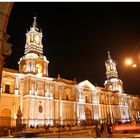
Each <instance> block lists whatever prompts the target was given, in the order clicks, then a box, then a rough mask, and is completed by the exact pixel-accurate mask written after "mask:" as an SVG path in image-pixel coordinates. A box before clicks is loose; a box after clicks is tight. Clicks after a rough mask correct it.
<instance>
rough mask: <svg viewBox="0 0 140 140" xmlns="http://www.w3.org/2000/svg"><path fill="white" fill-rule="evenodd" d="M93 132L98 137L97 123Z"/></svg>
mask: <svg viewBox="0 0 140 140" xmlns="http://www.w3.org/2000/svg"><path fill="white" fill-rule="evenodd" d="M95 133H96V138H98V137H99V129H98V124H96V126H95Z"/></svg>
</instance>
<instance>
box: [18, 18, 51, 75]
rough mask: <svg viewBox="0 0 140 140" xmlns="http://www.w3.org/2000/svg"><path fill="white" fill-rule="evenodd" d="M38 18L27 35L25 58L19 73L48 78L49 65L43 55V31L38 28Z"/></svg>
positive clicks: (20, 64)
mask: <svg viewBox="0 0 140 140" xmlns="http://www.w3.org/2000/svg"><path fill="white" fill-rule="evenodd" d="M36 19H37V18H36V17H34V19H33V24H32V27H31V28H30V30H29V31H27V33H26V43H25V50H24V56H23V57H21V58H20V61H19V63H18V64H19V71H21V72H25V73H32V74H35V75H39V76H48V63H49V61H48V60H47V58H46V56H44V55H43V45H42V36H43V35H42V31H41V32H40V31H39V29H38V27H37V21H36Z"/></svg>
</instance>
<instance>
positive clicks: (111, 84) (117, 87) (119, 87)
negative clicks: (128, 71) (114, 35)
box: [104, 51, 123, 93]
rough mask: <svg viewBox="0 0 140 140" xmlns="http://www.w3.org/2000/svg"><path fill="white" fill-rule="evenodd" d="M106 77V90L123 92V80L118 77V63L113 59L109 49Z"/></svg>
mask: <svg viewBox="0 0 140 140" xmlns="http://www.w3.org/2000/svg"><path fill="white" fill-rule="evenodd" d="M105 67H106V77H107V80H106V81H105V83H104V85H105V88H106V90H108V91H112V92H120V93H122V92H123V82H122V81H121V80H120V79H119V78H118V72H117V69H116V63H115V61H113V60H112V58H111V55H110V52H109V51H108V59H107V61H106V62H105Z"/></svg>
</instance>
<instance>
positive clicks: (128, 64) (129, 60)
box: [125, 58, 133, 66]
mask: <svg viewBox="0 0 140 140" xmlns="http://www.w3.org/2000/svg"><path fill="white" fill-rule="evenodd" d="M125 64H126V65H127V66H131V65H132V64H133V60H132V59H131V58H127V59H125Z"/></svg>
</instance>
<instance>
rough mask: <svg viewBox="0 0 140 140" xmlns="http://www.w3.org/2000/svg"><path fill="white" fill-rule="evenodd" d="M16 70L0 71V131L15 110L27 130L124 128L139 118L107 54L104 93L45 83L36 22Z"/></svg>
mask: <svg viewBox="0 0 140 140" xmlns="http://www.w3.org/2000/svg"><path fill="white" fill-rule="evenodd" d="M18 64H19V71H16V70H12V69H8V68H4V69H3V74H2V89H1V92H2V94H1V96H0V100H1V101H0V118H1V119H0V120H1V121H0V126H14V125H15V123H16V121H15V119H16V117H17V111H18V109H19V106H20V108H21V111H22V114H23V116H22V119H23V123H26V124H27V126H30V125H33V126H37V125H44V124H45V125H48V124H50V125H56V124H62V125H63V124H65V125H68V124H81V123H87V124H91V123H93V122H95V121H97V120H98V121H100V122H101V123H103V122H111V123H113V122H115V121H122V122H125V121H130V120H132V119H137V118H138V116H139V111H140V108H139V104H140V99H139V98H138V97H137V96H130V95H127V94H125V93H123V85H122V82H121V80H119V79H118V73H117V70H116V65H115V63H114V61H113V60H112V59H111V56H110V54H109V53H108V60H107V62H106V69H107V72H106V74H107V81H106V82H105V88H102V87H95V86H94V85H93V84H91V83H90V82H89V81H88V80H85V81H83V82H80V83H78V82H77V81H76V80H67V79H64V78H61V76H60V75H58V77H57V78H51V77H49V75H48V64H49V61H48V60H47V58H46V56H44V55H43V45H42V32H41V31H39V29H38V28H37V23H36V18H34V22H33V25H32V27H31V28H30V30H29V32H27V34H26V44H25V52H24V56H23V57H21V58H20V60H19V62H18ZM113 78H115V82H114V79H113Z"/></svg>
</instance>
